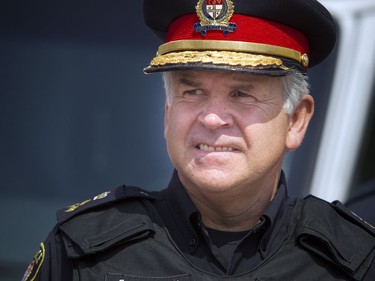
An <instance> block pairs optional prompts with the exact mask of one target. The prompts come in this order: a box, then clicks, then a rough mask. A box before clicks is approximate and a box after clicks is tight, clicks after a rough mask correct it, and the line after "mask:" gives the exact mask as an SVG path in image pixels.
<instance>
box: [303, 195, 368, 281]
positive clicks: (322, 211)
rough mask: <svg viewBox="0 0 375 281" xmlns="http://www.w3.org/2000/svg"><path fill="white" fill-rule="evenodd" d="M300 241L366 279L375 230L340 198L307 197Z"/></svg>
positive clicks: (360, 277)
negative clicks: (334, 199) (329, 200)
mask: <svg viewBox="0 0 375 281" xmlns="http://www.w3.org/2000/svg"><path fill="white" fill-rule="evenodd" d="M299 223H300V226H299V230H298V234H297V237H298V239H299V240H298V241H299V242H300V243H301V245H302V246H303V247H304V248H306V249H308V250H310V251H312V252H314V253H315V254H317V255H319V256H320V257H322V258H323V259H325V260H326V261H329V262H331V263H333V264H336V265H337V266H338V267H339V268H341V269H342V270H343V271H344V272H346V273H347V274H349V275H350V276H352V277H353V278H354V279H355V280H363V279H362V278H363V277H364V275H365V274H366V272H367V271H368V269H369V268H370V266H371V264H372V260H373V258H374V257H375V238H374V237H375V230H374V227H373V226H372V225H370V224H369V223H367V222H365V221H364V220H362V219H361V218H360V217H358V216H357V215H356V214H354V213H353V212H351V211H350V210H349V209H348V208H346V207H345V206H344V205H343V204H342V203H340V202H339V201H335V202H332V203H328V202H326V201H324V200H322V199H319V198H317V197H315V196H312V195H310V196H307V197H305V199H304V205H303V212H302V217H301V218H300V222H299Z"/></svg>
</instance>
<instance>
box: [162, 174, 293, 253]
mask: <svg viewBox="0 0 375 281" xmlns="http://www.w3.org/2000/svg"><path fill="white" fill-rule="evenodd" d="M166 194H167V201H168V204H169V205H170V206H171V210H173V212H174V213H175V214H176V217H178V219H177V220H176V223H177V224H178V225H179V227H180V229H182V230H183V232H185V234H186V233H190V235H193V233H194V235H195V236H196V235H197V232H196V225H193V224H196V222H197V218H198V216H199V215H198V214H199V211H198V209H197V208H196V207H195V205H194V203H193V202H192V200H191V199H190V197H189V195H188V194H187V192H186V190H185V188H184V186H183V185H182V183H181V181H180V179H179V177H178V173H177V171H176V170H174V172H173V175H172V178H171V180H170V182H169V185H168V189H167V190H166ZM287 200H288V194H287V188H286V180H285V175H284V173H283V172H281V175H280V180H279V184H278V189H277V192H276V194H275V197H274V198H273V200H272V201H271V202H270V204H269V205H268V206H267V207H266V209H265V211H264V213H263V215H262V218H264V219H265V220H266V227H267V230H266V232H265V234H264V236H263V238H262V242H261V244H263V245H262V248H264V249H266V248H268V247H267V244H268V243H269V242H270V240H273V239H274V238H275V237H274V236H275V235H276V234H275V233H277V232H278V230H279V229H280V228H281V227H282V226H283V225H284V224H285V221H284V217H285V215H286V214H285V213H286V212H285V202H286V201H287ZM187 226H189V227H188V228H189V229H187V228H186V227H187Z"/></svg>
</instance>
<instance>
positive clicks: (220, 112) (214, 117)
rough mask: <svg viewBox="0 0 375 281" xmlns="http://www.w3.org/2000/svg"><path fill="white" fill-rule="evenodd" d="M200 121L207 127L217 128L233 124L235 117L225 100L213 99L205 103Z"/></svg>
mask: <svg viewBox="0 0 375 281" xmlns="http://www.w3.org/2000/svg"><path fill="white" fill-rule="evenodd" d="M198 121H199V122H200V123H201V124H203V125H204V126H205V127H206V128H208V129H211V130H215V129H218V128H220V127H223V126H225V127H229V126H231V125H232V124H233V117H232V115H231V114H230V112H229V109H228V107H227V105H226V104H225V103H224V102H221V101H213V100H211V101H208V102H207V104H205V106H204V108H203V110H202V112H201V114H200V115H199V117H198Z"/></svg>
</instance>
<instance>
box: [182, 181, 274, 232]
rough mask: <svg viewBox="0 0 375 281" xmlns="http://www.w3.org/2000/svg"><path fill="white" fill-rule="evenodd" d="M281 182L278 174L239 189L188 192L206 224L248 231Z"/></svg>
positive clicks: (221, 228) (220, 228)
mask: <svg viewBox="0 0 375 281" xmlns="http://www.w3.org/2000/svg"><path fill="white" fill-rule="evenodd" d="M278 182H279V177H277V180H276V181H275V182H273V183H271V184H270V185H268V186H257V187H256V188H254V189H251V188H249V187H248V188H246V189H243V192H238V189H229V190H227V191H225V192H219V193H213V192H211V193H210V194H202V193H198V194H196V193H194V192H190V191H189V190H187V192H188V194H189V196H190V198H191V199H192V201H193V203H194V204H195V206H196V207H197V208H198V210H199V212H200V214H201V216H202V221H203V223H204V225H205V226H207V227H209V228H213V229H217V230H222V231H230V232H233V231H245V230H250V229H252V228H254V227H255V226H256V225H257V224H258V223H259V220H260V217H261V216H262V214H263V213H264V210H265V208H266V207H267V206H268V204H269V203H270V201H272V199H273V198H274V196H275V193H276V191H277V185H278Z"/></svg>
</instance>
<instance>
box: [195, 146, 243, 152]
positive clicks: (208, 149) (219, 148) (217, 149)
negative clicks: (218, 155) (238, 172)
mask: <svg viewBox="0 0 375 281" xmlns="http://www.w3.org/2000/svg"><path fill="white" fill-rule="evenodd" d="M197 148H198V149H199V150H201V151H205V152H223V151H228V152H232V151H235V150H236V149H234V148H233V147H229V146H210V145H206V144H199V145H197Z"/></svg>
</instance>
